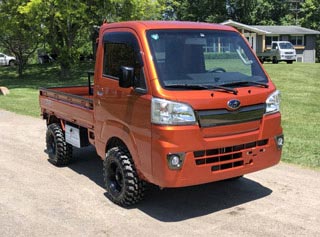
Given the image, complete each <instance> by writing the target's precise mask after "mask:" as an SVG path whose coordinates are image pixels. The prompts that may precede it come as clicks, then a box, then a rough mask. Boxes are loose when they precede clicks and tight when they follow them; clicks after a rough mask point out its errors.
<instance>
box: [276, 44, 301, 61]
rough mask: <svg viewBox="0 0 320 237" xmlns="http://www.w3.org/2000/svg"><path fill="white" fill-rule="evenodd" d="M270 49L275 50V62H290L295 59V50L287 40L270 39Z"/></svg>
mask: <svg viewBox="0 0 320 237" xmlns="http://www.w3.org/2000/svg"><path fill="white" fill-rule="evenodd" d="M271 51H272V52H276V60H277V62H281V61H285V62H287V63H289V64H290V63H292V62H293V61H295V60H296V50H295V48H294V47H293V45H292V44H291V43H290V42H289V41H272V43H271Z"/></svg>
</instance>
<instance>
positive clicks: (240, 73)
mask: <svg viewBox="0 0 320 237" xmlns="http://www.w3.org/2000/svg"><path fill="white" fill-rule="evenodd" d="M147 38H148V42H149V45H150V48H151V51H152V58H153V61H154V63H155V66H156V69H157V73H158V77H159V80H160V83H161V85H162V86H163V87H168V88H169V87H170V86H171V87H170V88H175V89H177V88H178V86H177V85H199V86H201V85H211V86H212V85H215V86H219V85H220V86H222V85H233V87H240V86H248V85H250V82H253V83H254V82H260V83H266V82H267V78H266V75H265V73H264V72H263V70H262V69H261V67H260V65H259V63H258V62H257V60H256V58H255V57H254V55H253V53H252V52H251V50H250V49H249V47H248V46H247V44H246V43H245V41H244V40H243V38H242V37H241V36H240V35H239V34H238V33H236V32H227V31H216V30H150V31H148V32H147ZM237 82H246V83H237ZM175 85H176V86H175ZM184 89H192V87H185V88H184Z"/></svg>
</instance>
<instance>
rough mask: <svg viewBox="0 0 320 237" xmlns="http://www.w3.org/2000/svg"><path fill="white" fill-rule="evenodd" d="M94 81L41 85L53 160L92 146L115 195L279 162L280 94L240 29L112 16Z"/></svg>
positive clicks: (121, 198)
mask: <svg viewBox="0 0 320 237" xmlns="http://www.w3.org/2000/svg"><path fill="white" fill-rule="evenodd" d="M97 45H98V49H97V54H96V64H95V71H94V80H93V82H94V83H93V85H91V83H90V76H89V85H87V86H76V87H58V88H41V89H40V97H39V99H40V106H41V112H42V116H43V119H45V120H46V123H47V133H46V144H47V151H48V154H49V161H50V162H52V163H53V164H54V165H57V166H62V165H67V164H68V162H69V161H70V160H71V158H72V150H73V147H84V146H88V145H90V144H91V145H93V146H94V147H95V148H96V150H97V153H98V154H99V156H100V157H101V159H102V160H103V174H104V182H105V187H106V190H107V195H108V197H109V199H110V200H111V201H113V202H114V203H116V204H118V205H121V206H128V205H132V204H135V203H137V202H138V201H140V200H141V199H142V198H143V194H144V190H145V184H146V183H147V182H149V183H152V184H155V185H158V186H159V187H161V188H165V187H184V186H191V185H198V184H203V183H208V182H214V181H218V180H224V179H232V178H237V177H241V176H243V175H244V174H247V173H250V172H254V171H257V170H261V169H264V168H267V167H270V166H272V165H275V164H277V163H278V162H279V160H280V157H281V150H282V146H283V141H284V137H283V132H282V128H281V115H280V111H279V109H280V95H279V91H278V90H276V87H275V85H274V84H273V83H272V82H271V80H270V78H269V76H268V75H267V74H266V72H265V71H264V69H263V68H262V66H261V64H260V63H259V60H258V59H257V57H256V56H255V54H254V53H253V52H252V50H251V48H250V46H249V45H248V44H247V42H246V40H245V39H244V38H243V37H242V36H241V35H240V34H239V33H238V32H237V31H236V30H235V29H233V28H231V27H228V26H223V25H218V24H207V23H192V22H158V21H137V22H134V21H133V22H122V23H111V24H107V23H105V24H103V25H102V26H101V28H100V32H99V38H98V39H97Z"/></svg>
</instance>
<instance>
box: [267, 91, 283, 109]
mask: <svg viewBox="0 0 320 237" xmlns="http://www.w3.org/2000/svg"><path fill="white" fill-rule="evenodd" d="M279 111H280V91H278V90H276V91H275V92H273V93H272V94H271V95H270V96H269V97H268V99H267V100H266V114H272V113H276V112H279Z"/></svg>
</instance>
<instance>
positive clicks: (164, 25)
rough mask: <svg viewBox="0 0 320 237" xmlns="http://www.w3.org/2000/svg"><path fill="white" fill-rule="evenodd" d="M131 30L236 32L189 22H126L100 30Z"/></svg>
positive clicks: (209, 24) (227, 27)
mask: <svg viewBox="0 0 320 237" xmlns="http://www.w3.org/2000/svg"><path fill="white" fill-rule="evenodd" d="M124 27H125V28H133V29H140V30H141V29H144V30H149V29H212V30H227V31H236V30H235V29H234V28H232V27H230V26H225V25H221V24H213V23H203V22H190V21H126V22H118V23H105V24H103V25H102V27H101V28H103V29H104V28H124Z"/></svg>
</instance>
